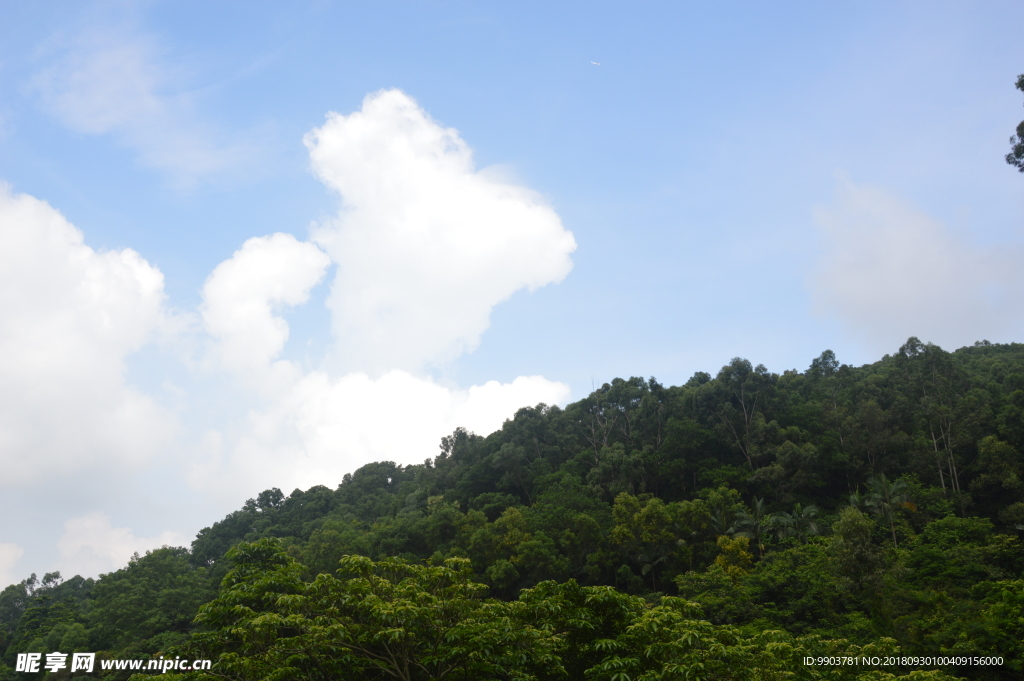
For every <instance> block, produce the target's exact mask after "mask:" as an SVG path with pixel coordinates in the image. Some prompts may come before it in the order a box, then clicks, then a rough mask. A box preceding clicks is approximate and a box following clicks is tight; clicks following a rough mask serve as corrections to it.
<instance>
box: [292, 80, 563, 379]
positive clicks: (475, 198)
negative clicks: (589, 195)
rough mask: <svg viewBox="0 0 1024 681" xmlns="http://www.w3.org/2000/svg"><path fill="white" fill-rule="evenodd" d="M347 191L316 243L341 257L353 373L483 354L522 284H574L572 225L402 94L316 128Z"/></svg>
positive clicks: (309, 139) (344, 348)
mask: <svg viewBox="0 0 1024 681" xmlns="http://www.w3.org/2000/svg"><path fill="white" fill-rule="evenodd" d="M305 141H306V146H307V147H309V152H310V158H311V161H312V166H313V170H314V172H315V173H316V174H317V176H318V177H319V178H320V179H321V180H322V181H323V182H324V183H325V184H326V185H327V186H328V187H330V188H332V189H334V190H336V191H337V192H339V193H340V194H341V198H342V200H343V207H342V210H341V212H340V214H339V215H338V217H337V219H336V220H333V221H330V222H328V223H325V224H323V225H321V226H320V227H319V228H318V229H316V230H315V231H314V240H315V241H316V242H317V243H319V244H320V245H321V246H323V247H324V249H325V250H326V251H327V252H328V253H329V254H330V256H331V258H332V259H333V260H334V262H336V263H337V264H338V273H337V276H336V278H335V279H334V282H333V284H332V286H331V294H330V298H329V301H328V304H329V306H330V308H331V312H332V315H333V316H332V324H333V330H334V333H335V336H336V339H337V342H338V353H339V360H340V362H341V365H342V366H345V367H347V368H350V369H360V370H369V371H374V372H380V371H386V370H389V369H393V368H401V369H406V370H416V369H418V368H420V367H422V366H423V365H424V364H426V363H443V362H447V361H450V360H452V359H454V358H456V357H458V356H459V355H461V354H462V353H464V352H467V351H472V350H473V349H475V348H476V347H477V345H478V344H479V342H480V335H481V334H482V333H483V332H484V330H486V329H487V327H488V325H489V323H490V312H491V308H493V307H494V306H495V305H497V304H498V303H500V302H502V301H503V300H506V299H508V298H509V297H510V296H511V295H512V294H513V293H515V292H516V291H518V290H520V289H523V288H526V289H529V290H533V289H536V288H538V287H540V286H544V285H545V284H549V283H556V282H559V281H561V280H562V279H563V278H564V277H565V276H566V275H567V274H568V273H569V271H570V270H571V269H572V261H571V259H570V257H569V255H570V254H571V253H572V252H573V251H574V250H575V248H576V242H575V241H574V239H573V236H572V233H571V232H569V231H567V230H566V229H565V228H564V227H563V226H562V223H561V220H560V219H559V217H558V215H557V213H555V211H554V210H553V209H552V208H551V207H550V206H549V205H548V204H547V203H546V202H545V201H544V200H543V199H542V197H540V196H539V195H538V194H536V193H535V192H533V191H532V190H530V189H528V188H526V187H523V186H519V185H516V184H512V183H509V182H505V181H502V180H500V179H497V178H496V177H495V176H494V174H490V173H486V172H477V171H476V170H475V169H474V166H473V160H472V154H471V151H470V149H469V147H468V146H467V145H466V143H465V142H464V141H463V140H462V139H461V138H460V137H459V135H458V132H457V131H455V130H453V129H451V128H443V127H441V126H440V125H438V124H437V123H436V122H435V121H433V120H431V119H430V118H429V117H428V116H427V114H426V113H424V111H423V110H422V109H421V108H420V107H419V106H418V105H417V104H416V102H415V101H413V100H412V99H411V98H410V97H409V96H407V95H405V94H404V93H402V92H399V91H397V90H388V91H383V92H379V93H376V94H372V95H369V96H367V97H366V99H365V100H364V101H363V107H362V110H360V111H357V112H355V113H352V114H350V115H348V116H342V115H339V114H335V113H332V114H330V115H329V116H328V119H327V123H325V124H324V126H323V127H321V128H318V129H316V130H313V131H312V132H310V133H309V134H308V135H307V136H306V140H305Z"/></svg>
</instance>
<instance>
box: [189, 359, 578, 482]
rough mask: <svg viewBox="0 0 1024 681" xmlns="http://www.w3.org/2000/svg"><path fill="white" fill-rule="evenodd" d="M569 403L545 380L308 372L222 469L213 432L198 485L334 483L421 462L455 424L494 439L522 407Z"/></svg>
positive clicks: (255, 421)
mask: <svg viewBox="0 0 1024 681" xmlns="http://www.w3.org/2000/svg"><path fill="white" fill-rule="evenodd" d="M568 396H569V388H568V386H566V385H564V384H562V383H557V382H554V381H549V380H547V379H545V378H543V377H541V376H521V377H519V378H517V379H515V380H514V381H513V382H512V383H506V384H499V383H498V382H497V381H490V382H488V383H486V384H485V385H483V386H473V387H471V388H469V389H468V390H455V389H450V388H446V387H444V386H441V385H438V384H437V383H435V382H434V381H432V380H431V379H429V378H418V377H416V376H413V375H411V374H409V373H407V372H404V371H400V370H394V371H390V372H387V373H385V374H384V375H383V376H381V377H380V378H378V379H372V378H370V377H369V376H368V375H366V374H365V373H350V374H347V375H345V376H342V377H340V378H336V379H335V378H331V377H330V376H329V375H328V374H327V373H325V372H322V371H316V372H311V373H310V374H308V375H306V376H305V377H304V378H303V379H302V380H301V381H299V382H298V383H297V384H296V385H295V386H294V388H293V389H292V390H291V391H289V392H288V393H287V394H286V395H284V396H283V397H282V399H280V400H279V401H277V402H275V403H274V404H273V405H271V406H269V407H267V408H265V409H262V410H254V411H253V412H252V413H251V414H250V416H249V424H248V428H247V429H246V432H245V434H244V435H243V436H242V437H241V438H240V440H239V442H237V444H236V445H235V446H234V447H233V451H232V452H231V454H230V456H229V457H227V460H223V459H222V460H221V461H220V462H219V465H214V464H213V461H215V460H216V459H217V458H220V457H223V439H222V437H221V435H220V434H218V433H210V434H208V436H207V442H206V446H207V448H208V451H209V452H210V454H211V455H212V456H211V457H210V458H209V459H207V461H206V462H205V463H204V464H202V465H201V466H199V467H197V468H196V470H195V471H194V477H193V482H194V483H195V484H196V485H197V486H200V487H206V488H210V489H221V488H224V487H225V486H227V485H235V484H240V485H241V486H242V487H243V488H245V489H256V488H262V487H264V486H269V485H276V486H278V487H282V488H285V489H291V488H292V487H302V488H306V487H309V486H311V485H314V484H326V485H335V484H337V483H338V482H340V480H341V477H342V476H343V475H344V474H345V473H348V472H351V471H353V470H355V469H356V468H358V467H359V466H362V465H364V464H367V463H370V462H372V461H383V460H388V461H394V462H396V463H399V464H403V465H407V464H416V463H422V462H423V460H424V459H427V458H431V457H433V456H435V455H436V454H437V446H438V443H439V442H440V439H441V437H442V436H444V435H447V434H449V433H451V432H452V431H453V430H454V429H455V428H456V427H458V426H463V427H466V428H468V429H469V430H472V431H474V432H477V433H480V434H489V433H491V432H493V431H495V430H497V429H498V428H500V427H501V424H502V423H503V422H504V421H505V419H507V418H511V417H512V416H513V414H514V413H515V411H516V410H517V409H519V408H520V407H523V406H528V405H531V406H532V405H535V404H538V403H540V402H544V403H546V404H560V403H564V402H565V400H566V399H567V398H568Z"/></svg>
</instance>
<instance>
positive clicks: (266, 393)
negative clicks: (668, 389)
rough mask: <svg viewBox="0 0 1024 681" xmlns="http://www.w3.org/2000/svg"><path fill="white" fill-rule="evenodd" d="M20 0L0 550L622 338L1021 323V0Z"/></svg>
mask: <svg viewBox="0 0 1024 681" xmlns="http://www.w3.org/2000/svg"><path fill="white" fill-rule="evenodd" d="M3 5H4V6H3V14H4V17H5V20H4V21H3V22H2V23H0V181H2V182H5V183H7V189H6V190H4V192H3V193H2V194H0V238H2V239H3V244H2V248H0V276H2V277H3V278H4V280H3V287H4V288H5V289H6V290H7V294H6V297H5V298H3V299H2V301H0V305H2V306H3V307H4V309H3V310H2V313H3V317H4V318H5V320H6V321H5V323H4V325H3V327H2V328H0V333H2V336H0V343H2V344H3V354H4V355H5V359H4V360H3V364H2V365H0V374H2V375H3V379H2V383H3V384H4V386H5V387H3V388H0V392H3V393H5V394H3V395H0V405H3V406H2V407H0V408H2V410H3V412H4V414H5V415H4V417H3V421H2V423H0V436H2V440H0V457H3V462H4V463H3V465H4V468H5V469H6V470H7V471H8V474H7V475H5V476H4V477H5V478H6V481H0V485H4V486H5V487H6V491H5V492H4V494H3V495H2V496H3V499H4V501H3V504H4V506H3V517H4V518H5V520H4V521H3V523H2V524H0V581H4V580H8V581H9V580H15V579H21V578H23V577H25V576H27V574H28V573H29V572H32V571H36V572H43V571H47V570H52V569H60V570H62V572H64V573H65V574H69V573H73V572H82V573H83V574H86V573H88V574H98V573H99V572H105V571H109V570H111V569H115V568H116V567H118V566H120V565H122V564H123V563H124V561H125V560H126V558H127V557H128V556H130V555H131V552H132V551H135V550H146V549H147V548H152V547H154V546H158V545H160V544H161V543H177V542H181V541H187V540H188V539H189V538H190V537H191V536H192V535H193V534H194V533H195V531H196V530H197V529H199V528H201V527H203V526H204V525H208V524H209V523H210V522H212V521H214V520H216V519H217V518H219V517H221V516H222V515H223V514H224V513H226V512H228V511H230V510H232V509H234V508H237V507H238V506H239V505H240V504H241V503H242V502H243V501H244V500H245V499H246V498H247V497H250V496H254V495H255V494H256V493H258V492H259V491H260V490H261V489H263V488H265V487H268V486H271V485H275V486H279V487H282V488H285V491H286V492H287V491H289V490H290V489H291V488H293V487H295V486H299V487H308V486H309V485H311V484H317V483H321V484H326V485H328V486H332V487H333V486H334V485H336V484H337V482H338V480H339V479H340V476H341V475H342V474H343V473H344V472H347V471H349V470H351V469H353V468H354V467H357V466H358V465H361V464H362V463H365V462H366V461H369V460H374V459H381V458H389V459H393V460H396V461H400V462H402V463H414V462H418V461H422V460H423V459H425V458H427V457H429V456H432V455H433V454H434V452H435V451H436V442H437V439H438V437H439V434H443V433H444V432H447V431H450V429H451V428H453V427H454V426H455V425H468V426H470V427H472V428H475V429H477V430H479V431H480V432H486V431H488V430H489V429H493V428H494V427H497V426H498V425H500V423H501V420H502V418H505V417H507V416H510V415H511V413H512V412H513V411H514V409H515V408H516V406H521V403H535V402H537V401H547V402H560V403H564V402H565V401H567V400H572V399H578V398H580V397H582V396H584V395H586V394H587V393H588V392H589V390H590V389H591V386H592V385H594V384H597V385H600V384H601V383H603V382H605V381H608V380H610V379H611V378H613V377H615V376H631V375H642V376H656V377H657V378H658V379H659V380H660V381H662V382H663V383H669V384H677V383H681V382H684V381H685V380H686V379H687V378H688V377H689V376H690V375H692V374H693V373H694V372H695V371H708V372H711V373H714V372H715V371H716V370H717V369H718V368H719V367H721V366H722V365H723V364H725V363H727V362H728V361H729V359H731V358H732V357H734V356H743V357H747V358H749V359H751V360H752V361H754V362H755V363H757V362H760V363H764V364H765V365H766V366H768V367H769V368H770V369H771V370H773V371H778V372H781V371H783V370H785V369H791V368H797V369H803V368H805V367H806V366H807V365H808V364H809V363H810V360H811V359H812V358H813V357H815V356H817V355H818V354H819V353H820V352H821V351H822V350H824V349H826V348H831V349H833V350H834V351H835V352H836V353H837V355H838V357H839V359H840V360H841V361H845V362H848V363H852V364H861V363H865V362H870V361H874V360H876V359H878V358H879V357H881V355H883V354H885V353H887V352H892V351H894V350H895V349H897V348H898V347H899V345H900V344H901V343H902V341H903V340H905V339H906V338H907V337H908V336H910V335H917V336H920V337H921V338H922V339H924V340H929V341H932V342H936V343H938V344H940V345H942V346H943V347H946V348H949V349H952V348H955V347H959V346H961V345H964V344H968V343H971V342H973V341H975V340H978V339H981V338H987V339H989V340H992V341H1001V342H1008V341H1020V340H1022V333H1021V332H1022V323H1021V322H1022V319H1021V313H1022V311H1024V310H1022V305H1021V303H1020V302H1019V301H1020V300H1021V296H1020V292H1021V289H1022V284H1024V281H1022V275H1021V274H1020V273H1019V272H1018V270H1020V269H1021V268H1020V267H1019V266H1018V265H1017V263H1018V262H1019V259H1020V256H1021V254H1022V236H1024V234H1022V229H1021V224H1022V220H1021V219H1022V217H1024V201H1022V199H1024V177H1022V176H1020V175H1019V174H1018V173H1016V172H1014V171H1013V169H1011V168H1010V167H1009V166H1007V165H1006V164H1005V163H1003V161H1002V156H1003V155H1004V154H1005V153H1006V152H1007V151H1008V147H1009V145H1008V143H1007V139H1008V137H1009V136H1010V134H1012V132H1013V130H1014V128H1015V126H1016V124H1017V123H1018V122H1019V121H1020V120H1021V118H1024V108H1022V107H1021V104H1022V102H1024V98H1022V96H1021V93H1020V92H1018V91H1016V90H1015V89H1014V88H1013V82H1014V80H1015V78H1016V76H1017V75H1018V74H1019V73H1021V72H1024V57H1022V55H1021V51H1020V48H1019V46H1018V45H1016V43H1015V41H1014V40H1013V39H1012V31H1010V30H1009V29H1008V27H1012V26H1016V25H1019V24H1020V21H1021V19H1022V18H1024V17H1022V15H1024V9H1022V8H1021V6H1020V5H1019V3H994V2H993V3H981V4H977V3H975V4H971V5H966V4H963V3H935V2H932V3H856V4H854V3H849V4H846V5H839V4H830V5H822V4H821V3H789V4H786V5H785V6H784V7H780V6H770V5H766V4H764V3H731V4H722V3H720V4H715V5H708V4H707V3H689V4H687V3H618V4H616V3H593V2H588V3H559V4H558V5H557V6H556V7H552V6H551V4H550V3H529V2H521V3H514V4H513V3H503V4H499V3H474V2H461V3H456V2H447V3H440V2H437V3H434V2H419V3H403V2H390V3H361V4H356V3H332V2H308V3H302V2H295V3H289V4H287V5H283V4H280V3H255V2H246V3H241V2H223V3H217V4H214V5H211V4H209V3H167V2H148V3H114V2H109V3H77V2H75V3H72V2H54V3H45V4H41V3H35V4H26V3H3ZM594 62H597V63H598V64H599V65H598V64H595V63H594ZM330 112H335V113H336V114H337V116H335V117H333V118H328V114H329V113H330ZM314 131H318V132H314ZM59 216H63V218H64V219H65V220H66V222H64V223H60V224H58V223H59V222H60V220H59ZM76 235H78V236H76ZM272 235H276V236H272ZM76 239H77V241H76ZM251 239H256V240H255V241H249V240H251ZM126 249H130V250H126ZM492 382H493V383H492ZM474 386H475V387H474ZM395 419H401V422H403V423H408V424H409V425H408V427H407V428H405V429H402V432H401V433H392V432H382V431H387V430H389V429H388V428H385V427H384V424H386V423H388V422H389V420H390V421H394V420H395ZM392 430H393V428H392Z"/></svg>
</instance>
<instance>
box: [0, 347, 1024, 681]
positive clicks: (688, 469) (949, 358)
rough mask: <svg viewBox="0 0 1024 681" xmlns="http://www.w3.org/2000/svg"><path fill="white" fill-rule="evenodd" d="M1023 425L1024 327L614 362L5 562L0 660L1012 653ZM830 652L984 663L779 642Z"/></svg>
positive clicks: (221, 666) (643, 664)
mask: <svg viewBox="0 0 1024 681" xmlns="http://www.w3.org/2000/svg"><path fill="white" fill-rule="evenodd" d="M394 427H396V428H400V427H401V424H400V423H397V424H395V425H394ZM1021 452H1024V345H1022V344H1009V345H997V344H991V343H988V342H984V341H983V342H979V343H976V344H975V345H973V346H971V347H965V348H961V349H960V350H957V351H955V352H946V351H944V350H942V349H941V348H939V347H937V346H935V345H931V344H925V343H922V342H920V341H918V340H917V339H915V338H911V339H910V340H909V341H908V342H907V343H906V344H905V345H903V347H901V348H900V349H899V350H898V352H896V353H895V354H893V355H887V356H885V357H884V358H883V359H882V360H880V361H878V362H876V363H874V364H870V365H865V366H862V367H852V366H848V365H845V364H840V363H839V362H838V361H837V359H836V357H835V356H834V354H833V353H832V352H830V351H826V352H824V353H822V355H821V356H820V357H818V358H816V359H814V360H813V361H812V362H811V364H810V367H809V368H808V369H807V370H806V371H802V372H800V371H795V370H794V371H786V372H783V373H782V374H774V373H771V372H769V371H768V370H767V369H766V368H765V367H764V366H760V365H758V366H754V365H753V364H752V363H751V362H749V361H747V360H744V359H734V360H733V361H732V362H730V363H729V364H728V365H727V366H725V367H723V368H722V369H721V370H720V371H719V372H718V373H717V375H715V376H712V375H711V374H708V373H703V372H701V373H697V374H695V375H694V376H693V377H692V378H691V379H690V380H689V381H687V382H686V384H685V385H681V386H675V387H667V386H663V385H661V384H660V383H658V382H657V381H656V380H655V379H653V378H651V379H647V380H645V379H642V378H631V379H628V380H623V379H616V380H614V381H612V382H611V383H607V384H605V385H603V386H601V387H600V388H599V389H597V390H595V391H594V392H593V393H592V394H590V395H589V396H587V397H586V398H584V399H582V400H580V401H578V402H575V403H573V404H570V405H568V406H566V407H565V408H564V409H562V408H558V407H554V406H545V405H538V406H536V407H529V408H523V409H520V410H519V411H518V412H517V413H516V414H515V415H514V417H513V418H511V419H509V420H508V421H506V422H505V424H504V427H503V428H502V429H501V430H499V431H497V432H495V433H493V434H491V435H489V436H487V437H481V436H478V435H475V434H473V433H469V432H466V431H465V430H461V429H460V430H456V431H455V432H454V433H452V434H451V435H450V436H448V437H445V438H443V439H442V441H441V443H440V451H439V452H437V453H436V456H434V457H433V458H432V459H427V460H426V461H425V462H424V463H423V464H421V465H415V466H404V467H403V466H398V465H395V464H393V463H390V462H379V463H373V464H369V465H367V466H364V467H362V468H360V469H359V470H357V471H355V472H354V473H352V474H350V475H346V476H345V477H344V479H343V480H342V481H341V483H340V484H339V485H337V487H336V488H334V489H331V488H329V487H323V486H317V487H313V488H311V489H308V490H305V491H302V490H295V491H293V492H291V493H290V494H287V495H286V494H284V493H283V492H281V491H280V490H278V489H270V490H266V491H264V492H262V493H261V494H259V495H258V496H257V497H256V498H255V499H251V500H249V501H248V502H247V503H246V504H245V506H244V507H243V508H241V509H240V510H238V511H235V512H234V513H231V514H230V515H228V516H227V517H226V518H224V519H223V520H221V521H219V522H216V523H214V524H213V525H212V526H210V527H208V528H206V529H204V530H202V531H201V532H200V533H199V534H198V536H197V537H196V539H195V541H194V542H193V543H192V546H191V547H190V548H163V549H158V550H155V551H152V552H149V553H147V554H146V555H144V556H136V557H135V558H134V559H133V560H132V561H131V562H130V564H129V565H127V566H126V567H124V568H123V569H121V570H118V571H116V572H112V573H109V574H106V575H103V576H102V577H100V578H99V579H96V580H92V579H82V578H81V577H74V578H71V579H67V580H62V579H61V576H60V575H59V574H56V573H54V574H47V575H45V576H44V577H43V578H42V579H41V580H40V579H37V578H36V576H35V575H33V576H32V577H30V578H28V579H26V580H25V581H23V582H21V583H20V584H15V585H11V586H8V587H7V588H6V589H5V590H4V591H3V592H2V594H0V651H2V654H0V663H2V665H3V666H2V667H0V680H4V681H6V680H7V679H16V678H26V679H27V678H40V677H41V676H42V674H23V673H19V672H15V671H14V664H15V657H16V654H17V653H23V652H30V651H35V652H42V653H47V652H51V651H61V652H65V653H67V652H72V651H95V652H97V653H99V657H100V658H117V657H120V658H128V657H133V658H146V657H150V656H156V657H159V656H169V657H175V656H177V657H188V656H191V657H193V658H195V657H207V658H210V659H212V660H213V661H214V666H213V670H212V672H210V673H206V674H202V673H192V674H191V675H188V674H186V675H183V676H182V678H206V679H212V678H232V679H263V678H267V679H288V678H304V679H305V678H308V679H314V678H315V679H342V678H360V679H363V678H365V679H377V678H380V679H385V678H393V679H409V680H411V679H431V678H437V679H440V678H446V679H449V678H450V679H486V678H510V679H530V678H533V679H595V680H596V679H608V680H609V681H612V680H614V681H626V680H628V679H676V678H679V679H683V678H686V679H705V678H708V679H712V678H713V679H748V678H749V679H775V678H779V679H781V678H807V679H818V678H821V679H883V678H915V679H926V678H927V679H945V678H953V677H963V678H970V679H1019V678H1024V547H1022V543H1021V537H1022V534H1024V456H1022V454H1021ZM342 455H343V453H342V452H339V456H342ZM204 604H205V605H204ZM843 655H857V656H862V655H863V656H878V657H880V658H881V659H884V658H885V657H887V656H895V657H897V658H899V657H903V656H952V655H962V656H976V655H978V656H1001V657H1002V658H1003V664H1002V665H1001V666H974V665H953V666H951V665H945V666H942V667H941V669H940V667H939V666H937V665H935V664H923V665H915V664H912V663H907V664H904V663H900V664H897V665H889V666H885V665H882V666H870V667H868V666H860V667H850V666H843V665H835V664H832V665H829V664H826V665H823V666H816V665H805V664H804V663H803V660H804V658H805V657H808V656H811V657H814V656H843ZM925 670H932V671H925ZM48 674H49V676H50V677H53V678H72V675H70V674H69V672H68V671H67V670H61V671H57V672H49V673H48ZM211 674H213V675H211ZM129 675H130V672H128V671H116V670H109V671H102V672H101V671H98V670H97V671H96V672H94V673H93V674H92V675H86V676H81V677H80V678H94V677H96V676H105V677H109V678H128V676H129ZM170 676H171V677H174V676H175V674H173V673H172V674H171V675H170ZM74 678H79V677H74ZM140 678H141V677H140Z"/></svg>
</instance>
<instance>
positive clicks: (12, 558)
mask: <svg viewBox="0 0 1024 681" xmlns="http://www.w3.org/2000/svg"><path fill="white" fill-rule="evenodd" d="M23 555H25V549H23V548H21V547H20V546H18V545H17V544H4V543H2V542H0V589H3V588H4V587H6V586H7V585H8V584H14V583H15V582H17V581H18V579H17V577H16V576H15V573H14V566H15V565H17V564H18V561H19V560H21V557H22V556H23Z"/></svg>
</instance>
